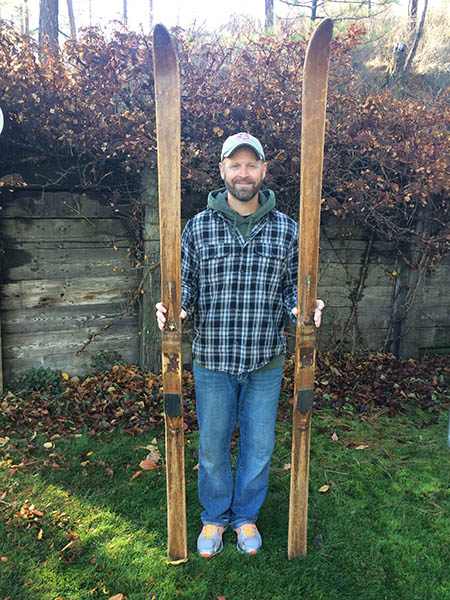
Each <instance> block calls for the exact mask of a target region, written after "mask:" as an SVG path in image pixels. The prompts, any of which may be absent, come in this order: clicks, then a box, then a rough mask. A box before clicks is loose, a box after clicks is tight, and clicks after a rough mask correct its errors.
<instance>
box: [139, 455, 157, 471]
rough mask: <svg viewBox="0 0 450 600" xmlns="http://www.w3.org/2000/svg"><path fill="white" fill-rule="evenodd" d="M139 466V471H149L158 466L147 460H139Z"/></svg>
mask: <svg viewBox="0 0 450 600" xmlns="http://www.w3.org/2000/svg"><path fill="white" fill-rule="evenodd" d="M139 466H140V467H141V469H144V471H151V470H153V469H157V468H158V465H157V464H156V463H155V461H154V460H148V459H147V458H146V459H145V460H141V462H140V463H139Z"/></svg>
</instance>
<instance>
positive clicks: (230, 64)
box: [0, 25, 450, 259]
mask: <svg viewBox="0 0 450 600" xmlns="http://www.w3.org/2000/svg"><path fill="white" fill-rule="evenodd" d="M172 33H173V36H174V39H175V42H176V46H177V50H178V55H179V60H180V69H181V81H182V187H183V190H184V192H195V193H198V192H202V194H204V193H206V192H207V191H208V190H209V189H210V188H211V187H214V186H216V185H218V184H219V181H220V180H218V179H217V160H218V155H219V152H220V147H221V144H222V142H223V139H224V138H225V136H227V135H229V134H231V133H233V132H235V131H237V130H247V131H251V132H252V133H254V134H255V135H257V136H259V137H260V138H261V140H262V141H263V143H264V145H265V147H266V148H267V150H268V158H269V160H270V176H269V177H270V179H269V181H268V184H269V185H270V186H271V187H272V188H273V189H274V190H275V191H276V192H277V195H278V198H279V204H280V206H281V208H282V209H284V210H286V211H288V212H289V213H291V214H292V215H294V216H295V215H296V212H297V205H298V191H299V161H300V148H299V142H300V123H301V80H302V78H301V74H302V67H303V60H304V55H305V49H306V43H307V41H306V40H305V39H303V38H302V37H301V35H300V34H299V33H296V32H295V31H293V30H292V29H291V30H287V29H286V30H284V31H281V32H279V33H277V34H274V35H267V34H257V33H253V32H248V31H246V30H245V29H244V28H242V30H241V31H239V32H237V33H235V34H234V35H233V36H232V37H231V36H230V37H227V36H226V35H225V34H222V35H220V34H217V33H216V34H205V33H201V32H199V31H189V32H186V31H183V30H180V29H175V30H174V31H173V32H172ZM363 33H364V30H363V29H362V28H361V27H356V26H350V27H349V29H348V30H347V31H346V32H345V33H343V34H340V35H338V36H337V37H336V38H335V40H334V41H333V44H332V59H331V69H330V82H329V101H328V124H327V134H326V147H325V164H324V180H323V189H324V198H325V202H324V209H325V210H328V211H329V212H332V213H334V214H335V215H338V216H340V217H344V218H352V219H356V220H358V221H360V222H362V223H363V224H364V225H365V226H367V227H369V228H371V229H373V230H374V231H375V232H376V233H377V235H379V236H380V237H382V238H385V239H390V240H394V241H395V243H396V244H398V245H399V247H401V246H402V244H404V243H410V242H411V241H413V242H414V243H418V244H419V245H420V246H421V247H422V248H423V251H424V253H425V254H428V255H432V256H433V258H434V259H439V258H440V256H441V255H442V254H443V253H444V252H445V250H446V249H447V248H448V246H449V236H450V226H449V224H448V222H449V219H448V212H449V188H450V183H449V181H450V178H449V168H448V162H449V150H450V140H449V135H448V131H449V130H450V107H449V103H448V96H446V95H440V96H438V97H436V98H428V99H427V100H426V101H424V100H423V99H414V98H403V99H400V98H396V97H395V96H394V95H393V92H387V91H382V92H380V93H378V94H376V95H371V96H368V95H367V93H366V91H365V88H364V85H363V84H362V83H361V81H360V79H359V77H358V74H357V73H356V72H355V71H354V70H353V69H352V59H351V51H352V48H353V47H354V46H355V45H357V44H358V42H359V40H360V39H361V36H362V35H363ZM41 56H42V54H41ZM0 82H1V85H0V104H1V106H2V108H3V110H4V112H5V113H6V118H7V123H6V127H5V130H4V132H3V134H2V136H1V137H0V156H1V159H0V168H1V170H2V172H4V173H11V172H17V171H18V170H20V168H21V165H23V164H24V163H25V164H28V163H33V164H34V163H36V162H39V161H43V162H45V161H46V162H49V161H50V162H52V163H53V164H54V166H55V168H56V169H57V170H58V169H59V176H58V177H59V179H58V181H59V183H60V184H61V182H63V181H64V177H61V173H64V168H66V169H67V165H72V167H71V169H72V171H73V170H76V171H77V173H78V177H79V179H80V181H81V183H82V184H83V185H84V186H94V187H95V186H97V187H102V188H103V189H106V190H108V186H111V188H112V187H113V185H117V179H119V181H122V182H123V183H124V185H127V186H128V187H129V188H130V186H131V188H130V189H131V190H133V189H134V190H136V189H137V185H138V181H139V173H140V171H141V169H142V168H143V167H145V166H150V167H154V166H155V163H156V139H155V123H154V100H153V66H152V42H151V38H149V37H146V36H143V35H139V34H136V33H132V32H126V31H115V32H113V33H112V34H111V35H110V36H109V37H107V36H106V35H105V34H104V33H103V32H101V31H99V30H96V29H89V30H86V31H84V32H83V34H82V35H81V36H80V39H79V40H78V41H77V42H73V41H71V42H68V43H67V44H66V45H65V47H64V49H63V50H62V52H61V53H60V55H59V56H58V57H52V56H48V57H47V58H46V60H45V61H41V60H40V55H39V52H38V50H37V48H36V47H35V46H34V44H33V42H32V41H31V40H29V39H27V38H23V37H22V36H21V35H19V34H18V33H17V32H15V31H14V30H12V29H10V28H9V29H8V28H7V27H5V26H4V25H2V29H1V32H0ZM63 167H64V168H63ZM69 170H70V169H69ZM111 174H114V177H115V181H116V183H113V179H112V178H111ZM67 185H69V184H68V183H67ZM111 193H112V191H111ZM203 204H204V202H203V201H202V206H203ZM424 208H426V219H427V221H428V226H427V227H426V228H425V230H426V231H425V232H423V231H420V232H418V231H417V222H418V219H419V214H420V213H421V212H423V209H424ZM422 229H424V228H422Z"/></svg>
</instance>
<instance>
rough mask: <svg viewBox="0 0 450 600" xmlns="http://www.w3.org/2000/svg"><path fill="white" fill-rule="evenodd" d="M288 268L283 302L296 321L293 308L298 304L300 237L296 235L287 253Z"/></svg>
mask: <svg viewBox="0 0 450 600" xmlns="http://www.w3.org/2000/svg"><path fill="white" fill-rule="evenodd" d="M286 260H287V268H286V274H285V278H284V284H283V304H284V308H285V310H286V312H287V314H288V317H289V319H290V320H291V321H292V322H293V323H295V322H296V318H295V316H294V315H293V314H292V309H293V308H295V307H296V306H297V278H298V237H297V236H294V239H293V243H292V244H291V246H290V248H289V251H288V254H287V258H286Z"/></svg>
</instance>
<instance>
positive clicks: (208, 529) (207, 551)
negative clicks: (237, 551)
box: [197, 523, 225, 558]
mask: <svg viewBox="0 0 450 600" xmlns="http://www.w3.org/2000/svg"><path fill="white" fill-rule="evenodd" d="M224 531H225V527H220V526H219V525H213V524H212V523H207V524H206V525H203V529H202V530H201V532H200V535H199V536H198V539H197V550H198V553H199V554H200V556H203V558H211V557H212V556H215V555H216V554H219V552H220V551H221V550H222V548H223V542H222V534H223V532H224Z"/></svg>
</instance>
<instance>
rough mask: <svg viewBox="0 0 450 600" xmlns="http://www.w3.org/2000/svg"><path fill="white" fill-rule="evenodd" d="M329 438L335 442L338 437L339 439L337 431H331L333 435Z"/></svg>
mask: <svg viewBox="0 0 450 600" xmlns="http://www.w3.org/2000/svg"><path fill="white" fill-rule="evenodd" d="M331 439H332V441H333V442H337V441H338V439H339V437H338V435H337V433H333V435H332V436H331Z"/></svg>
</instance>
